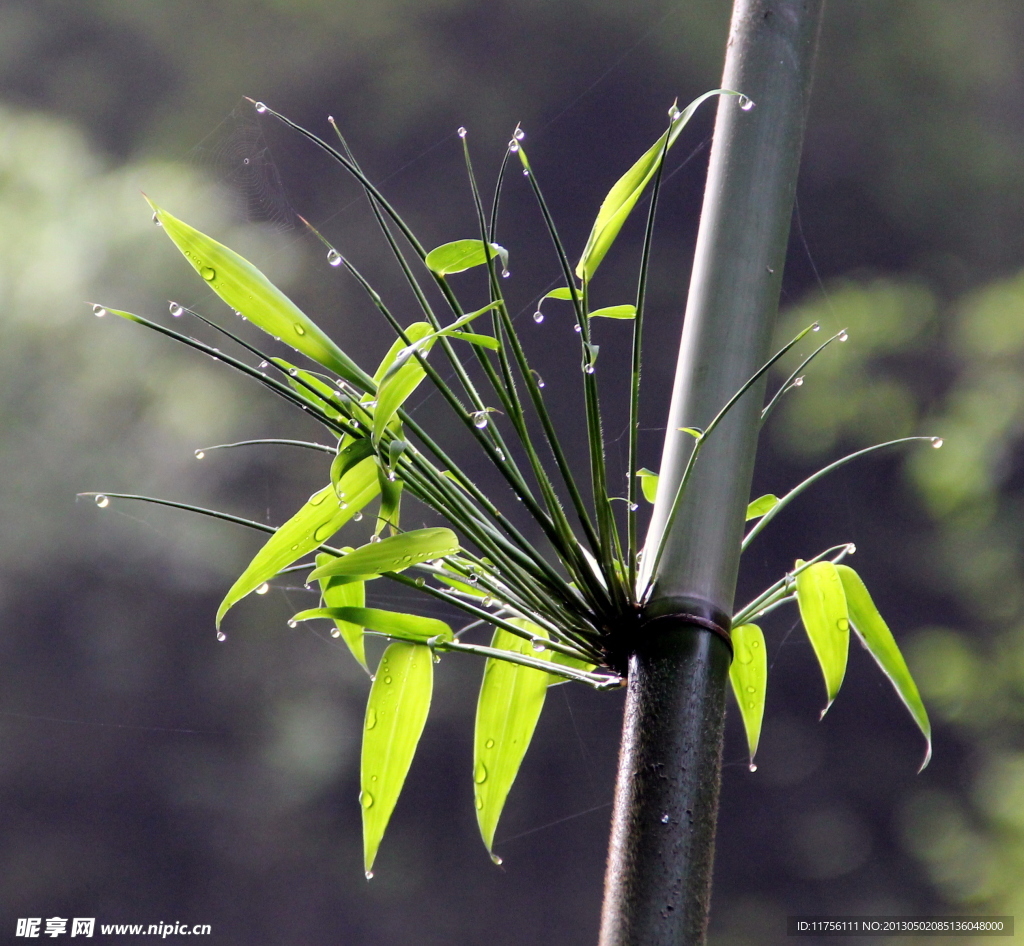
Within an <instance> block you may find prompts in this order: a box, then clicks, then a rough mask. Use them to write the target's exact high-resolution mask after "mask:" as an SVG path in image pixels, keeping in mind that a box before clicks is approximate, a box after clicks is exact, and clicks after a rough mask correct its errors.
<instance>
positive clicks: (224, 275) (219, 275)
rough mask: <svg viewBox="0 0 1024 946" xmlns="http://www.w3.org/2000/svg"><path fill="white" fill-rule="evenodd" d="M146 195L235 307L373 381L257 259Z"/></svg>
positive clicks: (327, 362) (308, 351) (348, 373)
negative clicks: (255, 262) (266, 273)
mask: <svg viewBox="0 0 1024 946" xmlns="http://www.w3.org/2000/svg"><path fill="white" fill-rule="evenodd" d="M146 200H147V201H149V205H150V206H151V207H152V208H153V211H154V212H155V213H156V216H157V220H159V221H160V223H161V224H163V228H164V232H165V233H166V234H167V235H168V236H169V237H170V238H171V239H172V240H173V241H174V244H175V246H177V247H178V249H179V250H181V252H182V254H184V256H185V258H186V259H187V260H188V261H189V262H190V263H191V264H192V265H193V267H195V270H196V272H198V273H199V275H200V276H202V277H203V279H204V280H206V283H207V285H208V286H209V287H210V288H211V289H213V291H214V292H216V293H217V295H218V296H220V297H221V299H223V300H224V301H225V302H226V303H227V304H228V305H229V306H231V308H232V309H234V310H235V311H236V312H241V313H242V315H244V316H245V317H246V318H247V319H248V320H249V321H250V322H252V323H253V324H254V325H256V326H258V327H259V328H261V329H263V331H264V332H266V333H267V334H269V335H273V336H274V337H275V338H279V339H281V341H283V342H284V343H285V344H287V345H290V346H291V347H292V348H294V349H295V350H296V351H300V352H302V354H304V355H305V356H306V357H307V358H312V359H313V361H315V362H317V363H318V364H321V365H323V366H324V367H325V368H327V369H329V370H330V371H333V372H334V373H335V374H337V375H339V376H340V377H342V378H344V379H345V380H346V381H351V382H352V383H354V384H357V385H359V386H360V387H365V386H366V385H367V382H368V381H369V378H368V376H367V375H366V373H365V372H364V371H363V370H362V369H361V368H360V367H359V366H358V365H357V364H356V363H355V362H354V361H352V359H351V358H349V357H348V355H346V354H345V353H344V352H343V351H342V350H341V349H340V348H339V347H338V346H337V345H336V344H335V343H334V342H333V341H332V340H331V339H330V338H329V337H328V336H327V335H326V334H325V333H324V332H323V330H322V329H321V328H320V327H319V326H318V325H317V324H316V323H315V322H313V320H312V319H310V318H309V316H307V315H306V314H305V313H304V312H303V311H302V310H301V309H300V308H299V307H298V306H297V305H295V303H294V302H292V300H291V299H289V298H288V297H287V296H286V295H285V294H284V293H283V292H281V290H280V289H278V288H277V287H276V286H275V285H274V284H273V283H272V282H271V281H270V280H269V279H267V277H266V276H264V275H263V273H261V272H260V271H259V270H258V269H257V268H256V267H255V266H253V265H252V263H250V262H249V261H248V260H247V259H244V258H243V257H241V256H239V255H238V254H237V253H236V252H235V251H234V250H231V249H229V248H228V247H226V246H224V244H222V243H218V242H217V241H216V240H214V239H211V238H210V237H208V236H206V234H204V233H200V232H199V231H198V230H196V229H195V228H193V227H190V226H189V225H188V224H187V223H185V222H184V221H182V220H179V219H178V218H177V217H174V216H172V215H171V214H169V213H168V212H167V211H166V210H163V209H161V208H160V207H158V206H157V205H156V204H154V203H153V201H151V200H149V198H148V197H147V198H146Z"/></svg>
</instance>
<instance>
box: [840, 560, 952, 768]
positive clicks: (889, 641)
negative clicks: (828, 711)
mask: <svg viewBox="0 0 1024 946" xmlns="http://www.w3.org/2000/svg"><path fill="white" fill-rule="evenodd" d="M836 571H837V572H838V573H839V578H840V580H841V581H842V583H843V590H844V591H845V592H846V603H847V605H848V606H849V609H850V622H851V624H853V629H854V630H855V631H856V632H857V635H858V636H859V637H860V639H861V640H862V641H863V642H864V646H865V647H866V648H867V649H868V651H869V652H870V653H871V656H872V657H874V658H875V660H876V661H877V663H878V666H879V667H881V668H882V672H883V673H884V674H885V675H886V676H887V677H888V678H889V680H890V682H891V683H892V685H893V687H894V688H895V689H896V692H897V693H898V694H899V697H900V699H901V700H903V702H904V704H905V705H906V707H907V709H908V710H910V715H911V716H912V717H913V718H914V722H915V723H917V726H918V729H920V730H921V733H922V735H923V736H924V738H925V742H926V748H925V754H924V762H922V763H921V768H922V769H923V768H924V767H925V766H926V765H927V764H928V762H929V761H930V759H931V757H932V725H931V723H930V722H929V720H928V712H927V711H926V710H925V708H924V703H923V702H922V700H921V694H920V693H918V691H917V684H916V683H914V678H913V677H912V676H911V674H910V669H909V668H908V667H907V662H906V661H905V660H904V659H903V654H901V653H900V649H899V647H898V646H897V645H896V639H895V638H894V637H893V636H892V631H890V630H889V626H888V625H887V624H886V623H885V621H884V620H883V618H882V615H881V614H879V613H878V609H877V608H876V607H875V603H874V601H872V600H871V595H870V594H869V593H868V589H867V588H866V587H865V585H864V582H863V580H862V579H861V577H860V575H858V574H857V573H856V572H855V571H854V570H853V569H852V568H850V567H849V566H848V565H837V566H836Z"/></svg>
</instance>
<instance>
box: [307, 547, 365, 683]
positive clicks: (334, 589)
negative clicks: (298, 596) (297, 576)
mask: <svg viewBox="0 0 1024 946" xmlns="http://www.w3.org/2000/svg"><path fill="white" fill-rule="evenodd" d="M332 558H334V556H333V555H328V554H327V553H326V552H321V553H320V554H319V555H318V556H317V557H316V564H317V566H320V565H326V564H327V563H328V562H329V561H330V560H331V559H332ZM320 594H321V595H323V599H324V604H326V605H327V607H329V608H362V607H364V606H365V605H366V585H365V583H364V582H361V581H349V582H342V581H340V580H339V579H337V578H322V579H320ZM334 624H335V627H336V629H337V635H338V636H340V637H341V639H342V640H343V641H344V642H345V644H346V645H347V646H348V649H349V650H350V651H351V652H352V656H353V657H355V658H356V660H358V661H359V665H360V666H361V667H362V668H363V669H364V670H365V671H366V672H367V673H369V672H370V668H369V667H368V666H367V665H366V643H365V640H364V638H363V628H362V626H361V625H359V624H353V623H352V622H351V621H340V620H337V619H336V620H335V622H334Z"/></svg>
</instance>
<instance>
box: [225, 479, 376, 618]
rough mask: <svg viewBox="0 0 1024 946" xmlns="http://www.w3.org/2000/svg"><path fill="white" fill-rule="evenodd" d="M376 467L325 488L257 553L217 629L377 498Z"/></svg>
mask: <svg viewBox="0 0 1024 946" xmlns="http://www.w3.org/2000/svg"><path fill="white" fill-rule="evenodd" d="M378 490H379V487H378V485H377V471H376V466H375V464H374V463H373V461H372V460H364V461H362V462H361V463H359V464H358V465H356V466H355V467H353V468H352V469H351V470H349V472H348V473H346V474H345V476H344V477H343V478H342V479H341V481H340V482H339V483H338V484H337V486H325V487H324V488H323V489H321V490H318V491H317V492H315V493H314V494H313V495H312V496H310V497H309V499H308V500H307V502H306V504H305V505H304V506H303V507H302V508H301V509H300V510H299V511H298V512H297V513H295V515H294V516H292V517H291V519H289V520H288V521H287V522H286V523H285V524H284V525H282V526H281V527H280V528H279V529H278V530H277V531H276V532H275V533H274V534H273V535H272V536H271V537H270V540H269V541H268V542H267V544H266V545H264V546H263V548H261V549H260V550H259V552H257V553H256V556H255V557H254V558H253V560H252V561H251V562H250V563H249V565H248V566H247V567H246V569H245V571H244V572H242V574H241V575H240V576H239V577H238V580H237V581H236V582H235V583H234V584H233V585H232V586H231V588H230V589H229V591H228V593H227V594H226V595H225V596H224V600H223V601H222V602H221V603H220V607H219V608H218V609H217V626H218V627H220V622H221V621H222V620H223V618H224V615H225V614H227V612H228V610H229V609H230V608H231V607H232V606H233V605H234V604H235V603H237V602H238V601H240V600H241V599H242V598H244V597H245V596H246V595H247V594H249V592H251V591H255V590H256V589H257V588H258V587H259V586H260V585H262V584H263V582H265V581H268V580H269V579H271V578H273V577H274V576H275V575H276V574H277V573H278V572H279V571H281V569H282V568H287V567H288V566H289V565H291V564H292V563H293V562H296V561H298V560H299V559H300V558H302V556H303V555H306V554H308V553H309V552H312V551H313V550H314V549H316V548H319V547H320V546H321V545H323V544H324V542H326V541H327V540H328V539H330V537H331V536H332V535H334V533H335V532H337V531H338V530H339V529H340V528H341V527H342V526H343V525H344V524H345V523H346V522H348V521H349V519H351V518H352V516H354V515H355V514H356V513H357V512H359V510H360V509H362V508H363V507H364V506H365V505H366V504H367V503H368V502H370V500H372V499H373V497H374V496H376V495H377V492H378Z"/></svg>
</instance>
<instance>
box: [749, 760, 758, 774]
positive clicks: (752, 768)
mask: <svg viewBox="0 0 1024 946" xmlns="http://www.w3.org/2000/svg"><path fill="white" fill-rule="evenodd" d="M747 768H748V769H750V771H751V772H756V771H757V766H756V765H754V763H753V762H751V763H750V765H748V766H747Z"/></svg>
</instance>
